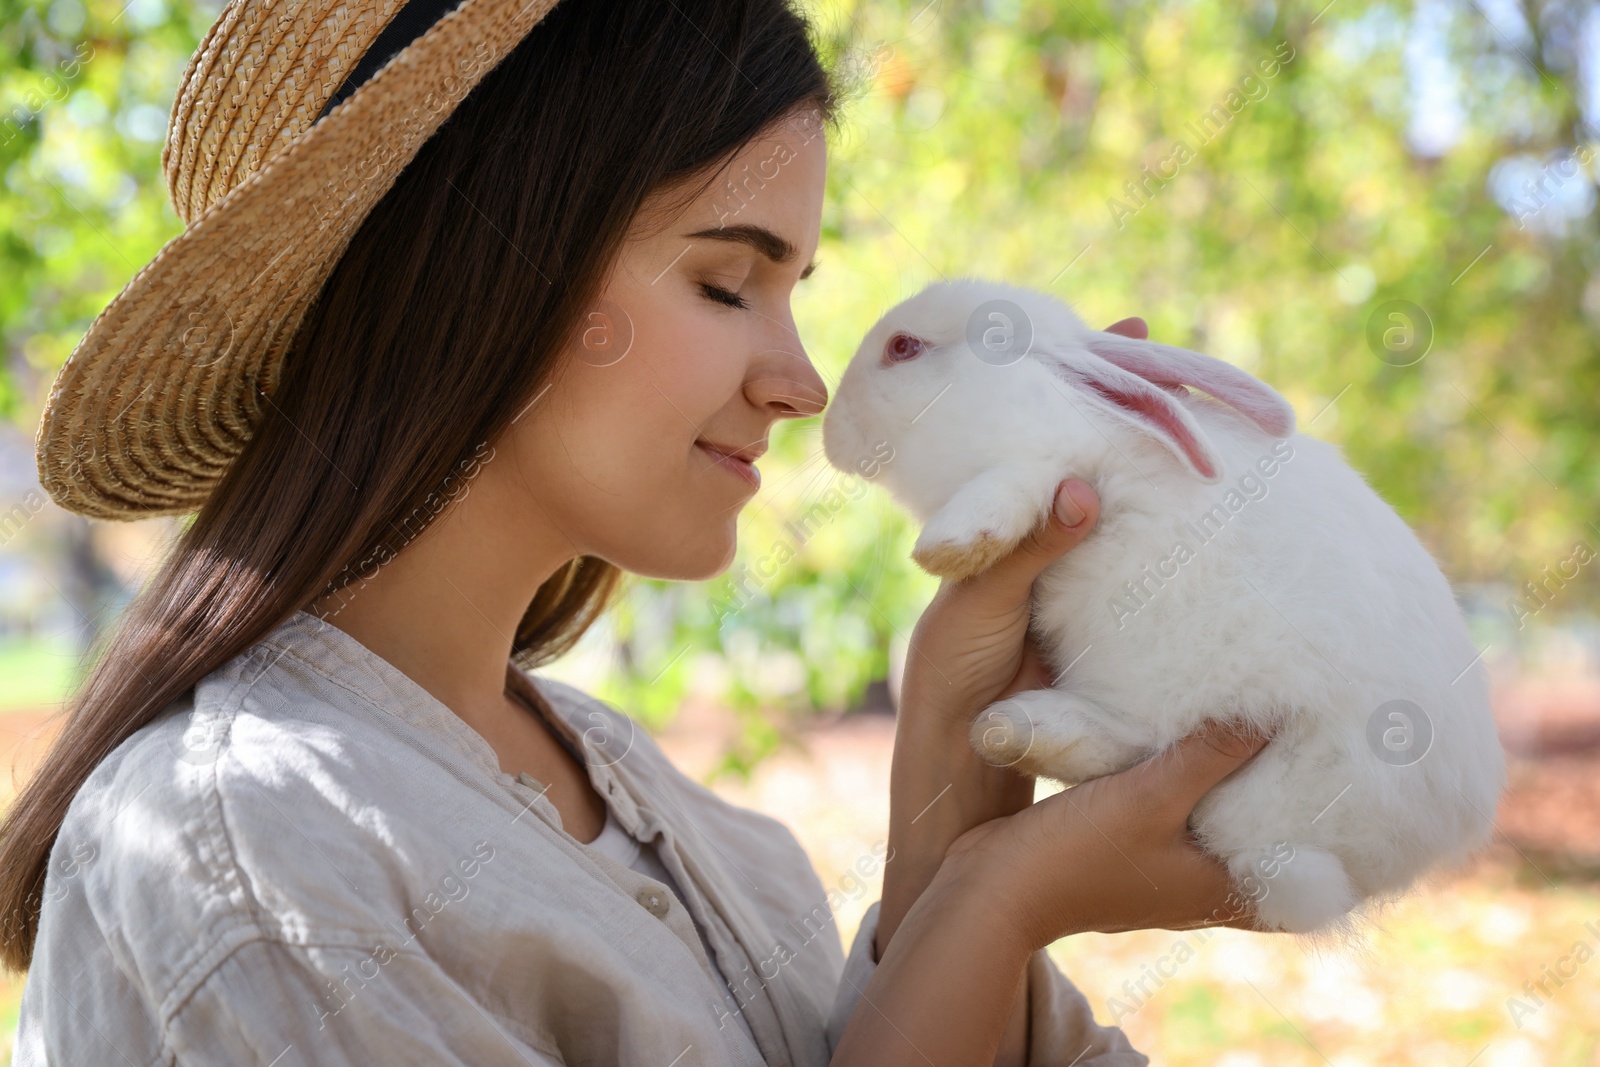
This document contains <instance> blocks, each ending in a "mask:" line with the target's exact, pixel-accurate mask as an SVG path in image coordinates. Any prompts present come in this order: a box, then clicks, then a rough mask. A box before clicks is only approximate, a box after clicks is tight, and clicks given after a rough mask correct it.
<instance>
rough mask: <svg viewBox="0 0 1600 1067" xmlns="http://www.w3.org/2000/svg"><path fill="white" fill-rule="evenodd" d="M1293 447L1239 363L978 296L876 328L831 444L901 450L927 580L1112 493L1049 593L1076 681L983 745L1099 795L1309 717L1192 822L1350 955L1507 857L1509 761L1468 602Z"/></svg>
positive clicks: (1266, 896) (1332, 469) (1011, 717)
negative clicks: (1415, 899)
mask: <svg viewBox="0 0 1600 1067" xmlns="http://www.w3.org/2000/svg"><path fill="white" fill-rule="evenodd" d="M1186 386H1193V387H1195V388H1196V389H1199V390H1203V391H1204V392H1205V393H1208V394H1210V395H1209V396H1201V395H1198V394H1194V393H1191V392H1189V390H1188V389H1187V388H1185V387H1186ZM1294 426H1295V419H1294V412H1293V410H1292V409H1291V408H1290V407H1289V405H1288V403H1287V402H1286V401H1285V400H1284V399H1283V398H1282V397H1281V396H1279V395H1278V393H1277V392H1275V391H1274V390H1273V389H1271V388H1270V387H1268V386H1266V385H1264V384H1262V383H1261V382H1260V381H1258V380H1257V379H1255V378H1253V377H1252V376H1250V375H1249V374H1246V373H1245V372H1243V371H1241V370H1239V369H1237V368H1235V367H1233V366H1231V365H1229V364H1227V363H1224V362H1221V361H1220V360H1216V359H1212V358H1209V357H1207V356H1203V355H1200V354H1198V353H1195V352H1189V351H1186V350H1184V349H1180V348H1174V347H1172V346H1169V345H1162V344H1156V343H1153V342H1149V341H1141V340H1134V339H1130V338H1125V337H1121V336H1118V335H1115V334H1109V333H1105V332H1102V331H1099V330H1094V329H1091V328H1089V327H1088V326H1086V325H1085V324H1084V323H1083V321H1082V320H1081V319H1080V318H1079V317H1078V316H1077V314H1075V313H1074V312H1073V311H1072V309H1071V308H1069V307H1068V306H1066V305H1065V304H1063V303H1061V302H1060V301H1058V300H1056V299H1054V298H1052V297H1049V296H1045V295H1042V294H1040V293H1036V292H1031V291H1029V290H1026V289H1019V288H1015V287H1012V286H1007V285H1001V284H998V283H993V282H986V281H977V280H958V281H950V282H942V283H939V284H935V285H932V286H930V287H929V288H927V289H925V290H924V291H923V292H921V293H919V294H918V295H916V296H914V297H912V298H910V299H908V300H906V301H903V302H902V303H900V304H899V305H897V306H896V307H894V308H893V309H892V310H890V311H889V312H888V313H887V314H885V315H884V316H883V318H882V319H880V320H879V321H878V323H877V325H875V326H874V327H873V328H872V330H871V331H870V332H869V333H868V334H867V336H866V339H865V340H864V341H863V342H862V344H861V347H860V349H859V350H858V351H857V353H856V354H855V357H854V358H853V359H852V361H851V363H850V365H849V367H848V368H847V369H846V371H845V373H844V375H843V377H842V378H841V380H840V382H839V388H838V390H837V395H836V396H835V397H834V399H833V402H832V404H831V405H830V406H829V407H828V409H827V413H826V415H825V416H824V419H823V443H824V451H825V453H826V455H827V458H828V460H829V462H830V463H832V464H833V465H834V466H835V467H838V468H839V469H841V470H852V469H854V468H855V467H856V466H857V461H858V460H859V459H860V458H862V457H864V456H866V455H867V454H868V453H869V451H870V452H872V453H874V454H876V455H879V456H881V455H882V451H881V449H882V446H883V443H884V442H887V443H888V444H889V445H890V446H891V447H892V450H893V451H892V459H891V460H889V461H887V462H884V463H882V464H881V465H880V466H879V467H878V474H877V478H878V479H879V480H881V481H882V483H883V484H884V485H885V487H886V488H887V489H888V490H889V492H890V493H891V495H892V496H894V498H895V499H896V500H898V501H899V502H900V503H901V504H902V505H903V506H904V507H905V508H907V509H908V510H909V511H910V512H911V513H912V514H913V516H915V518H916V519H917V520H918V521H919V522H921V523H922V524H923V526H922V531H921V535H920V536H919V538H918V539H917V542H916V546H915V550H914V553H913V555H914V558H915V559H916V560H917V561H918V563H919V564H921V565H922V566H923V567H924V568H925V569H926V570H928V571H930V572H931V573H934V574H938V575H941V576H944V577H946V578H950V579H959V578H963V577H966V576H968V575H970V574H973V573H976V572H978V571H981V570H982V569H984V568H985V567H987V566H989V565H990V564H992V563H993V562H994V561H995V560H997V559H998V558H1000V557H1001V556H1003V555H1005V554H1006V553H1008V552H1009V551H1010V550H1011V549H1012V548H1013V547H1014V546H1015V545H1016V544H1017V543H1018V542H1019V541H1020V540H1022V539H1023V538H1024V537H1025V536H1026V535H1027V534H1028V532H1029V531H1030V529H1031V528H1033V527H1034V525H1035V524H1036V523H1038V522H1041V521H1044V517H1045V516H1046V515H1047V513H1048V509H1049V507H1050V502H1051V496H1052V494H1053V491H1054V489H1055V486H1056V485H1057V483H1058V482H1060V481H1061V480H1062V479H1063V478H1066V477H1069V476H1076V477H1079V478H1083V479H1084V480H1086V481H1088V482H1089V483H1090V484H1091V485H1093V486H1094V487H1095V491H1096V492H1097V493H1098V494H1099V498H1100V502H1101V510H1100V518H1099V521H1098V524H1097V526H1096V528H1095V530H1094V531H1093V532H1092V533H1091V534H1090V536H1089V537H1088V538H1087V539H1085V540H1084V541H1083V543H1082V544H1080V545H1079V546H1077V547H1076V548H1074V549H1073V550H1072V551H1071V552H1069V553H1067V555H1065V556H1064V557H1062V559H1060V560H1059V561H1057V562H1055V563H1053V564H1051V565H1050V567H1049V568H1048V569H1047V570H1046V571H1045V572H1044V573H1043V575H1041V577H1040V578H1039V580H1038V581H1037V582H1036V583H1035V585H1034V602H1033V632H1034V634H1035V635H1036V637H1037V638H1038V639H1039V644H1040V648H1041V649H1042V650H1044V652H1045V654H1046V656H1047V657H1048V658H1049V660H1050V662H1051V666H1052V667H1053V668H1054V669H1055V671H1056V672H1057V682H1056V685H1055V686H1054V688H1050V689H1043V690H1037V691H1032V692H1024V693H1019V694H1017V695H1016V696H1014V697H1012V698H1011V699H1008V700H1004V701H1001V702H999V703H997V704H994V705H993V706H991V707H989V708H987V709H985V710H984V711H983V712H982V713H981V714H979V715H978V716H977V718H976V719H975V720H974V722H973V726H972V732H971V741H972V744H973V746H974V748H975V750H976V751H977V752H978V753H979V755H981V756H982V757H983V758H984V759H986V760H988V761H989V762H991V763H994V764H997V765H1002V766H1005V765H1014V766H1016V767H1017V768H1018V769H1019V770H1020V771H1023V772H1026V773H1030V774H1037V775H1042V776H1045V777H1049V778H1055V779H1058V780H1060V781H1062V782H1064V783H1066V784H1068V785H1072V784H1076V783H1079V782H1083V781H1086V780H1088V779H1092V778H1097V777H1100V776H1102V775H1106V774H1111V773H1113V772H1115V771H1118V770H1121V769H1123V768H1125V767H1127V766H1129V765H1130V764H1132V763H1135V762H1137V761H1139V760H1140V759H1143V758H1145V757H1147V756H1149V755H1151V754H1152V753H1154V752H1157V751H1159V750H1161V749H1163V748H1165V747H1166V746H1168V745H1170V744H1171V743H1172V742H1174V741H1176V740H1178V739H1179V738H1181V737H1183V736H1185V735H1187V734H1189V733H1191V732H1192V731H1193V730H1195V729H1196V728H1197V727H1198V726H1199V725H1200V724H1201V723H1202V722H1203V721H1204V720H1206V719H1208V718H1219V719H1229V720H1233V721H1248V722H1253V723H1256V724H1259V725H1267V724H1269V723H1278V724H1280V725H1279V727H1278V729H1277V732H1276V735H1275V736H1274V738H1273V740H1272V741H1271V742H1270V743H1269V744H1268V745H1267V747H1266V748H1265V749H1263V750H1262V751H1261V752H1260V753H1259V754H1258V755H1257V756H1256V757H1255V758H1254V759H1253V760H1251V761H1250V762H1249V763H1248V764H1246V765H1245V766H1244V767H1243V768H1242V769H1241V770H1239V771H1236V772H1235V773H1234V774H1232V775H1230V776H1229V777H1228V778H1227V779H1226V780H1224V781H1223V782H1221V783H1220V784H1218V785H1217V786H1216V787H1215V788H1213V789H1212V790H1211V791H1210V792H1209V793H1207V794H1206V796H1205V797H1204V798H1203V799H1202V800H1201V801H1200V803H1199V805H1198V806H1197V807H1196V808H1195V810H1194V814H1193V816H1192V818H1191V820H1190V826H1191V829H1192V830H1193V831H1194V833H1195V835H1196V838H1197V840H1199V842H1200V843H1201V844H1202V846H1203V847H1205V848H1207V849H1208V850H1209V851H1210V852H1211V853H1212V854H1214V855H1216V856H1219V857H1221V858H1222V859H1224V860H1225V861H1226V862H1227V864H1228V867H1229V870H1230V872H1231V873H1232V875H1233V876H1234V879H1235V884H1236V886H1239V887H1243V890H1244V891H1245V892H1247V893H1248V895H1249V896H1251V897H1252V898H1254V899H1255V900H1256V910H1257V915H1258V917H1259V921H1258V925H1259V926H1260V927H1261V928H1262V929H1279V930H1285V931H1290V932H1293V933H1300V934H1314V935H1318V936H1319V937H1328V938H1333V939H1339V938H1343V937H1348V936H1349V935H1350V934H1352V933H1353V932H1355V931H1356V930H1357V929H1358V927H1359V925H1360V917H1362V916H1366V915H1369V914H1370V909H1368V910H1363V909H1361V908H1359V907H1358V906H1359V905H1361V904H1362V903H1363V902H1365V901H1373V902H1377V901H1380V900H1386V899H1393V898H1394V897H1396V896H1398V895H1400V894H1401V893H1403V892H1404V891H1405V890H1406V889H1407V888H1408V887H1410V886H1411V885H1412V884H1413V883H1414V882H1415V881H1416V879H1417V878H1418V877H1419V876H1421V875H1422V874H1423V873H1424V872H1426V871H1427V870H1428V869H1429V868H1431V867H1434V866H1435V865H1438V864H1441V863H1445V862H1454V861H1458V860H1460V859H1463V858H1465V857H1466V856H1467V855H1468V854H1469V853H1471V852H1472V851H1473V850H1475V849H1476V848H1478V847H1479V846H1481V845H1483V844H1484V843H1486V842H1487V840H1488V838H1489V836H1490V830H1491V822H1492V817H1493V814H1494V810H1495V806H1496V804H1497V802H1498V799H1499V796H1500V792H1501V790H1502V788H1503V786H1504V782H1505V768H1504V755H1503V753H1502V751H1501V748H1500V744H1499V740H1498V737H1497V735H1496V731H1495V726H1494V722H1493V719H1492V718H1491V715H1490V710H1489V699H1488V686H1487V678H1486V672H1485V670H1484V667H1483V664H1482V657H1481V655H1480V654H1479V652H1478V650H1477V648H1476V647H1475V646H1474V645H1473V642H1472V640H1471V638H1470V637H1469V635H1468V633H1467V628H1466V624H1465V621H1464V619H1463V617H1462V614H1461V611H1460V609H1459V608H1458V607H1457V605H1456V602H1455V599H1454V597H1453V595H1452V593H1451V590H1450V586H1449V583H1448V582H1447V581H1446V580H1445V578H1444V576H1443V575H1442V574H1441V573H1440V571H1439V568H1438V566H1437V565H1436V564H1435V563H1434V561H1433V559H1432V557H1430V556H1429V554H1428V552H1427V551H1426V550H1425V549H1424V548H1423V547H1422V545H1421V544H1420V543H1419V542H1418V541H1417V539H1416V537H1415V536H1414V535H1413V534H1412V532H1411V530H1410V529H1409V528H1407V526H1406V525H1405V523H1403V522H1402V521H1401V520H1400V518H1399V517H1398V516H1397V515H1396V514H1395V513H1394V511H1393V510H1391V509H1390V508H1389V506H1388V505H1387V504H1385V503H1384V502H1383V500H1382V499H1380V498H1379V497H1378V495H1377V494H1376V493H1374V492H1373V491H1372V489H1371V488H1369V487H1368V486H1367V484H1366V483H1365V482H1364V481H1363V480H1362V479H1361V477H1360V476H1359V475H1358V474H1357V473H1356V472H1355V471H1354V470H1352V469H1351V468H1350V467H1349V466H1348V465H1347V464H1346V463H1345V462H1344V460H1343V458H1342V457H1341V456H1340V454H1339V452H1338V450H1337V449H1336V448H1335V447H1334V446H1332V445H1329V444H1326V443H1324V442H1322V441H1318V440H1316V439H1314V438H1310V437H1306V436H1304V435H1302V434H1298V433H1295V430H1294ZM874 443H875V444H876V446H877V447H874Z"/></svg>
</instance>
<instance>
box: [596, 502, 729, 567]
mask: <svg viewBox="0 0 1600 1067" xmlns="http://www.w3.org/2000/svg"><path fill="white" fill-rule="evenodd" d="M681 549H682V551H679V552H675V553H671V554H667V555H659V554H652V555H651V556H650V557H649V558H648V559H636V560H634V561H633V562H629V563H624V562H621V561H619V560H613V562H615V563H617V565H618V566H620V567H621V568H622V569H623V570H625V571H629V572H631V573H633V574H638V575H641V576H643V577H645V578H659V579H662V580H664V581H673V582H705V581H710V580H711V579H712V578H715V577H717V576H718V575H720V574H722V573H723V572H724V571H726V570H727V569H728V568H729V567H730V566H732V565H733V560H734V556H735V555H736V554H737V552H738V550H739V537H738V533H737V532H736V530H735V528H734V521H733V519H732V518H731V517H730V519H729V520H728V522H727V523H726V525H722V526H717V527H715V528H713V529H711V530H708V531H706V532H705V533H703V534H701V535H700V536H698V537H695V538H693V539H692V540H690V541H688V542H686V543H685V544H683V545H682V546H681Z"/></svg>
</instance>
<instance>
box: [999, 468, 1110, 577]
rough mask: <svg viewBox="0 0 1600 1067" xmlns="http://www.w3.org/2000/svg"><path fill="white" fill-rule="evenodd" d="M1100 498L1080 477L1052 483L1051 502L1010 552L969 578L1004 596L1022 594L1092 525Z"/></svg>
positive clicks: (1086, 535) (1098, 507)
mask: <svg viewBox="0 0 1600 1067" xmlns="http://www.w3.org/2000/svg"><path fill="white" fill-rule="evenodd" d="M1099 518H1100V498H1099V497H1097V496H1095V492H1094V489H1093V488H1092V487H1091V486H1090V485H1089V483H1088V482H1085V481H1083V480H1082V479H1080V478H1069V479H1067V480H1066V481H1064V482H1062V483H1061V484H1060V485H1058V486H1056V495H1055V499H1054V506H1053V507H1052V508H1051V510H1050V512H1049V513H1048V514H1046V515H1045V516H1044V518H1043V519H1042V520H1040V522H1039V523H1038V524H1037V525H1036V526H1034V528H1033V530H1032V531H1031V532H1030V533H1029V534H1028V536H1027V537H1025V538H1023V539H1022V541H1021V543H1019V544H1018V545H1017V547H1016V548H1014V549H1012V550H1011V552H1010V554H1009V555H1007V556H1006V557H1005V558H1004V559H1001V560H1000V561H999V562H998V563H996V564H995V565H994V566H993V567H990V568H989V569H988V570H987V571H984V572H983V573H982V574H981V575H978V576H976V577H975V578H974V579H973V581H974V582H978V583H982V584H983V585H985V586H988V587H989V588H990V589H991V590H992V591H993V592H995V593H997V594H999V595H1000V596H1002V597H1005V598H1007V599H1017V598H1026V597H1027V595H1028V592H1029V590H1030V589H1031V588H1032V587H1033V580H1034V579H1035V578H1037V577H1039V574H1040V572H1041V571H1043V570H1044V569H1045V568H1046V567H1048V566H1049V565H1050V564H1051V563H1053V562H1055V560H1057V559H1058V558H1060V556H1061V555H1062V554H1063V553H1064V552H1066V551H1067V550H1068V549H1069V548H1071V547H1073V546H1074V545H1076V544H1078V543H1079V542H1080V541H1082V540H1083V539H1084V538H1085V537H1088V536H1089V532H1090V531H1091V530H1093V529H1094V524H1095V522H1096V521H1097V520H1098V519H1099Z"/></svg>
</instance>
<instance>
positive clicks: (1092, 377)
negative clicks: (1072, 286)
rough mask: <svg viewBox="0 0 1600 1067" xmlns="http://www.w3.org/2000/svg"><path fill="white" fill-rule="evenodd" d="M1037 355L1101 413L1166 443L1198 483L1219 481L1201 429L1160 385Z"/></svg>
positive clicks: (1113, 369)
mask: <svg viewBox="0 0 1600 1067" xmlns="http://www.w3.org/2000/svg"><path fill="white" fill-rule="evenodd" d="M1038 354H1039V355H1040V356H1041V357H1042V359H1041V362H1042V363H1043V364H1044V365H1045V366H1046V367H1047V368H1049V370H1050V371H1051V372H1052V373H1054V374H1056V375H1057V376H1058V377H1060V378H1061V379H1062V380H1063V381H1065V382H1066V383H1067V384H1068V385H1071V386H1073V387H1074V388H1076V389H1078V390H1080V391H1081V392H1083V393H1084V394H1085V395H1087V396H1088V397H1089V398H1090V399H1091V400H1093V401H1094V402H1095V404H1096V406H1097V407H1099V408H1100V409H1101V410H1103V411H1106V412H1108V413H1109V414H1111V415H1114V416H1115V417H1117V418H1118V419H1121V420H1122V421H1123V422H1126V423H1129V424H1131V425H1132V426H1133V427H1134V428H1135V429H1138V430H1140V431H1142V432H1144V433H1147V434H1149V435H1150V436H1151V437H1154V438H1155V439H1156V440H1158V441H1160V442H1161V443H1162V444H1164V445H1166V446H1167V448H1168V449H1169V450H1171V452H1172V454H1173V455H1175V456H1177V457H1178V458H1179V459H1180V460H1182V461H1183V463H1184V465H1185V466H1186V467H1188V468H1189V470H1190V471H1192V472H1193V473H1194V474H1195V475H1196V476H1197V477H1199V478H1200V479H1201V480H1202V481H1206V482H1216V481H1220V480H1221V478H1222V463H1221V461H1220V460H1219V459H1218V458H1217V454H1216V452H1215V451H1214V450H1213V449H1212V447H1211V441H1210V440H1209V439H1208V438H1207V437H1206V435H1205V431H1203V430H1202V429H1200V425H1199V424H1198V423H1197V422H1195V420H1194V416H1193V415H1190V414H1189V412H1188V410H1187V409H1186V408H1185V407H1184V406H1183V405H1182V404H1180V403H1178V402H1177V401H1176V400H1175V399H1174V398H1173V397H1172V395H1171V394H1170V393H1168V392H1167V391H1166V390H1165V389H1164V388H1163V387H1158V386H1156V385H1154V384H1152V383H1151V382H1148V381H1146V380H1145V379H1143V378H1141V377H1139V376H1138V375H1136V374H1130V373H1128V372H1127V371H1125V370H1122V369H1121V368H1119V367H1117V366H1116V365H1114V364H1112V363H1108V362H1106V361H1104V360H1100V359H1095V358H1094V357H1092V356H1091V357H1089V358H1088V359H1084V358H1083V357H1082V356H1078V357H1076V358H1074V359H1072V360H1065V359H1061V358H1059V357H1058V356H1055V355H1053V354H1051V353H1049V352H1046V351H1040V352H1039V353H1038Z"/></svg>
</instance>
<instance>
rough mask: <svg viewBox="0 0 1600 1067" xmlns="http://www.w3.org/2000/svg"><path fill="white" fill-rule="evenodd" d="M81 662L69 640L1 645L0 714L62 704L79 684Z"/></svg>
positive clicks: (27, 640)
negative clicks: (74, 685)
mask: <svg viewBox="0 0 1600 1067" xmlns="http://www.w3.org/2000/svg"><path fill="white" fill-rule="evenodd" d="M80 660H81V654H80V652H79V650H78V648H77V646H76V645H75V644H74V643H73V642H72V640H70V639H64V638H53V637H35V638H25V639H20V640H10V641H0V714H5V713H6V712H9V711H16V710H19V709H29V710H32V709H37V708H42V707H46V706H52V705H57V704H60V703H61V701H62V700H64V699H66V696H67V693H68V691H69V690H70V689H71V687H72V685H73V683H74V682H75V681H76V680H77V673H78V664H79V662H80Z"/></svg>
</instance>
